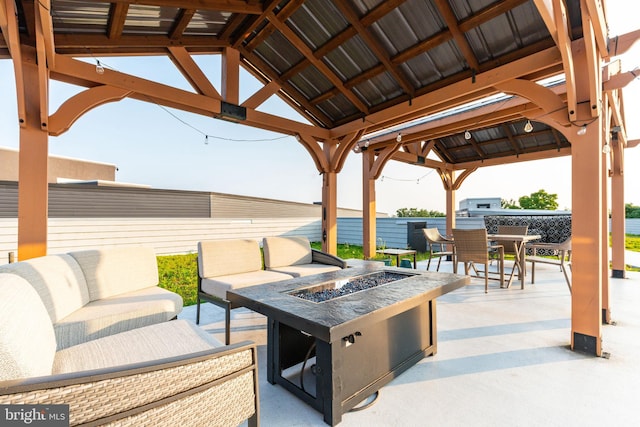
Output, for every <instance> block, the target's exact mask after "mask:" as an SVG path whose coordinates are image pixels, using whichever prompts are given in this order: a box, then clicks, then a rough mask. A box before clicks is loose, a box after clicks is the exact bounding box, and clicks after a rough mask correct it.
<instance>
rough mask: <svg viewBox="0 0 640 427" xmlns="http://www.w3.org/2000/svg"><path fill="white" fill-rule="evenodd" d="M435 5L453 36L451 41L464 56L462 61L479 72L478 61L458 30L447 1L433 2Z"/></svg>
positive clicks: (437, 0)
mask: <svg viewBox="0 0 640 427" xmlns="http://www.w3.org/2000/svg"><path fill="white" fill-rule="evenodd" d="M435 3H436V6H437V7H438V10H439V11H440V14H441V15H442V17H443V18H444V22H445V23H446V24H447V27H448V28H449V31H451V34H452V35H453V39H454V40H455V41H456V44H457V45H458V49H460V52H462V56H464V59H465V60H466V61H467V64H469V67H470V68H471V69H472V70H476V71H477V70H479V69H480V64H479V63H478V59H477V58H476V56H475V54H474V53H473V49H471V46H470V45H469V42H468V41H467V38H466V36H465V35H464V32H463V31H462V30H460V28H459V26H458V19H457V18H456V15H455V14H454V13H453V10H451V5H450V4H449V1H448V0H435Z"/></svg>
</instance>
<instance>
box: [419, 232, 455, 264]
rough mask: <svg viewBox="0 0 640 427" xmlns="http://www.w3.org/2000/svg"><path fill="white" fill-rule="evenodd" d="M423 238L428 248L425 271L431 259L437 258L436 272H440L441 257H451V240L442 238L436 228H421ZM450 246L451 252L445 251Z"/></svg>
mask: <svg viewBox="0 0 640 427" xmlns="http://www.w3.org/2000/svg"><path fill="white" fill-rule="evenodd" d="M422 232H423V233H424V238H425V239H426V240H427V246H428V248H429V261H427V270H429V267H430V266H431V258H438V265H437V266H436V271H440V261H442V257H443V256H451V257H453V255H454V252H453V240H450V239H447V238H446V237H444V236H442V235H441V234H440V232H439V231H438V229H437V228H423V229H422ZM448 245H450V246H452V249H451V250H447V246H448Z"/></svg>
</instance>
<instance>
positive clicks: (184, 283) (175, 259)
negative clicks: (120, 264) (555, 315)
mask: <svg viewBox="0 0 640 427" xmlns="http://www.w3.org/2000/svg"><path fill="white" fill-rule="evenodd" d="M321 246H322V245H321V244H320V243H312V244H311V247H313V248H315V249H320V248H321ZM625 247H626V248H627V249H628V250H630V251H635V252H640V236H638V235H633V234H627V236H626V239H625ZM338 256H339V257H340V258H343V259H347V258H357V259H362V257H363V256H362V246H356V245H349V244H340V245H338ZM428 257H429V255H428V254H426V253H424V252H418V254H417V259H418V261H422V260H425V259H427V258H428ZM382 258H383V257H382V256H376V258H374V259H382ZM197 270H198V256H197V254H187V255H166V256H159V257H158V274H159V277H160V286H161V287H163V288H165V289H168V290H170V291H173V292H176V293H177V294H179V295H181V296H182V298H183V300H184V305H185V306H187V305H193V304H195V303H196V295H197V289H198V272H197ZM627 270H629V271H640V269H637V268H631V267H629V266H627Z"/></svg>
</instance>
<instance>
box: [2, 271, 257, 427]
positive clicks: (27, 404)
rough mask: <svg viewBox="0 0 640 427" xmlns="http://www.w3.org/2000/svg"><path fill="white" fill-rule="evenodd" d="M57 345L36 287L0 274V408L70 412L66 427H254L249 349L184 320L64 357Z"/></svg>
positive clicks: (253, 363)
mask: <svg viewBox="0 0 640 427" xmlns="http://www.w3.org/2000/svg"><path fill="white" fill-rule="evenodd" d="M138 304H139V305H145V304H147V301H146V300H145V299H144V298H141V299H140V301H139V303H138ZM56 339H57V334H56V332H55V328H54V323H53V321H52V318H51V313H50V311H49V310H47V307H46V305H45V301H43V299H42V298H41V295H39V294H38V292H37V291H36V289H35V288H34V286H32V284H30V283H29V282H28V281H27V280H26V279H24V278H23V277H21V276H20V275H17V274H11V273H6V272H3V273H0V362H1V363H0V404H16V405H20V406H18V407H16V408H22V409H23V410H24V411H31V410H33V411H35V407H34V406H31V405H36V404H37V405H44V406H41V407H38V411H40V410H43V411H45V412H46V411H48V410H49V408H50V407H51V405H68V411H69V412H68V415H69V418H68V419H69V425H71V426H76V425H87V424H88V425H119V426H158V425H176V426H177V425H179V426H203V425H206V426H232V425H238V424H241V423H243V422H244V421H245V420H249V425H250V426H255V425H257V424H258V417H259V410H258V386H257V356H256V348H255V345H253V344H252V343H250V342H243V343H238V344H236V345H233V346H223V345H222V344H221V343H219V342H218V341H217V340H215V338H213V337H211V336H210V335H209V334H208V333H206V332H205V331H204V330H202V329H200V328H199V327H197V326H196V325H194V324H193V323H191V322H189V321H187V320H175V321H171V322H161V323H156V324H153V325H149V326H144V327H140V328H134V329H130V330H128V331H126V332H121V333H116V334H114V335H108V336H103V337H101V338H97V339H89V340H87V341H85V342H83V343H81V344H77V345H71V346H68V347H66V348H64V349H59V348H58V347H59V345H57V343H56ZM7 410H9V409H7ZM18 410H19V409H18Z"/></svg>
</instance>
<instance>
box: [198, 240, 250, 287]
mask: <svg viewBox="0 0 640 427" xmlns="http://www.w3.org/2000/svg"><path fill="white" fill-rule="evenodd" d="M257 270H262V255H261V254H260V246H259V245H258V242H256V241H255V240H249V239H246V240H245V239H235V240H207V241H203V242H198V273H199V274H200V277H203V278H206V277H217V276H226V275H227V274H238V273H248V272H250V271H257Z"/></svg>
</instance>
